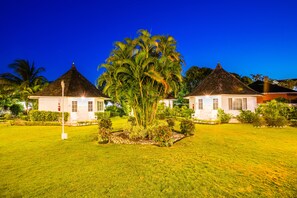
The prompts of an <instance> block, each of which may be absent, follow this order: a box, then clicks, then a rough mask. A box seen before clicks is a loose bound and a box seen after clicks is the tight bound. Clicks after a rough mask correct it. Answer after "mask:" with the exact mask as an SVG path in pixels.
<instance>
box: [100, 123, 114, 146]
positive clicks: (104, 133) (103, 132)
mask: <svg viewBox="0 0 297 198" xmlns="http://www.w3.org/2000/svg"><path fill="white" fill-rule="evenodd" d="M110 134H111V129H107V128H104V127H103V128H99V132H98V143H99V144H106V143H110Z"/></svg>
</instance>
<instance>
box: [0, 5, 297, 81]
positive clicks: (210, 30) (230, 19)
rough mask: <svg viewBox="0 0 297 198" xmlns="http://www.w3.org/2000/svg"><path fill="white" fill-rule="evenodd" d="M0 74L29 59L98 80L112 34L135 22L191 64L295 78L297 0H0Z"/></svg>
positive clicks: (124, 33)
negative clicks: (168, 38) (164, 38)
mask: <svg viewBox="0 0 297 198" xmlns="http://www.w3.org/2000/svg"><path fill="white" fill-rule="evenodd" d="M0 4H1V5H0V26H1V31H0V73H3V72H8V71H10V70H9V69H8V64H10V63H12V62H13V61H14V60H15V59H27V60H29V61H30V62H31V61H34V62H35V64H36V66H39V67H40V66H43V67H45V68H46V72H45V73H44V75H45V76H46V77H47V78H48V79H49V80H55V79H56V78H58V77H59V76H60V75H62V74H63V73H65V72H66V71H67V70H68V69H70V67H71V64H72V62H73V61H74V62H75V64H76V66H77V68H78V70H79V71H80V72H81V73H82V74H83V75H85V76H86V77H87V78H88V79H89V80H90V81H91V82H92V83H95V81H96V79H97V77H98V76H99V75H100V74H101V73H102V70H99V71H98V70H97V67H98V65H100V64H101V63H104V61H105V59H106V58H107V57H108V56H109V54H110V52H111V50H112V49H113V43H114V42H115V41H122V40H123V39H124V38H126V37H130V38H135V37H136V36H137V34H136V32H137V30H139V29H147V30H149V31H150V32H151V33H152V34H163V35H172V36H173V37H174V38H175V39H176V40H177V42H178V44H177V47H178V51H179V52H180V53H181V54H182V55H183V56H184V59H185V61H186V66H185V67H184V68H183V72H185V71H186V70H187V69H188V68H189V67H191V66H193V65H197V66H205V67H211V68H214V67H215V66H216V64H217V63H218V62H220V63H221V64H222V66H223V68H224V69H225V70H227V71H229V72H236V73H238V74H241V75H248V76H249V75H250V74H257V73H259V74H263V75H267V76H269V77H270V78H272V79H285V78H297V11H296V10H297V1H295V0H292V1H288V0H279V1H274V0H268V1H266V0H255V1H254V0H247V1H244V0H242V1H241V0H233V1H223V0H221V1H209V0H203V1H199V0H196V1H194V0H193V1H190V0H180V1H177V0H176V1H174V0H169V1H167V0H166V1H162V0H157V1H155V0H151V1H141V0H137V1H132V0H131V1H128V0H126V1H112V0H110V1H109V0H105V1H100V0H98V1H95V0H94V1H88V0H81V1H79V0H77V1H74V0H72V1H71V0H59V1H46V0H36V1H33V0H25V1H21V0H19V1H17V0H0Z"/></svg>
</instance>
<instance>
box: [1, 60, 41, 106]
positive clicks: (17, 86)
mask: <svg viewBox="0 0 297 198" xmlns="http://www.w3.org/2000/svg"><path fill="white" fill-rule="evenodd" d="M8 67H9V68H10V69H12V70H13V73H3V74H0V83H1V85H2V86H3V89H5V90H6V91H7V92H8V93H9V94H11V95H12V96H13V97H15V98H19V99H20V100H22V101H25V104H26V109H27V110H28V102H29V99H28V96H29V95H31V94H33V93H36V92H37V91H39V90H40V89H42V88H43V87H44V85H45V84H46V83H47V79H46V78H45V77H44V76H41V75H40V74H41V73H42V72H44V71H45V69H44V68H43V67H39V68H37V67H35V64H34V62H33V63H32V64H30V63H29V61H27V60H22V59H19V60H15V62H14V63H12V64H10V65H9V66H8Z"/></svg>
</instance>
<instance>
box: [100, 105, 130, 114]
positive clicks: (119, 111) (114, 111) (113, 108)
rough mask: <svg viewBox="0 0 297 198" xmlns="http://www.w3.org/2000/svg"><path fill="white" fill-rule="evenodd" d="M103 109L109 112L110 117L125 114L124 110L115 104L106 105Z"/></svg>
mask: <svg viewBox="0 0 297 198" xmlns="http://www.w3.org/2000/svg"><path fill="white" fill-rule="evenodd" d="M105 111H107V112H109V113H110V117H115V116H120V117H122V116H124V115H125V111H124V110H123V109H122V108H121V107H118V106H116V105H112V106H108V107H106V108H105Z"/></svg>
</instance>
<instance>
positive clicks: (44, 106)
mask: <svg viewBox="0 0 297 198" xmlns="http://www.w3.org/2000/svg"><path fill="white" fill-rule="evenodd" d="M72 101H77V112H72ZM89 101H92V102H93V111H91V112H89V111H88V102H89ZM97 101H102V102H103V109H104V99H103V98H82V97H64V112H69V114H70V117H69V121H70V122H77V121H87V120H94V119H95V112H97ZM59 103H60V106H61V108H60V112H61V111H62V109H63V108H62V97H49V96H48V97H47V96H45V97H39V101H38V110H40V111H56V112H58V104H59Z"/></svg>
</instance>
